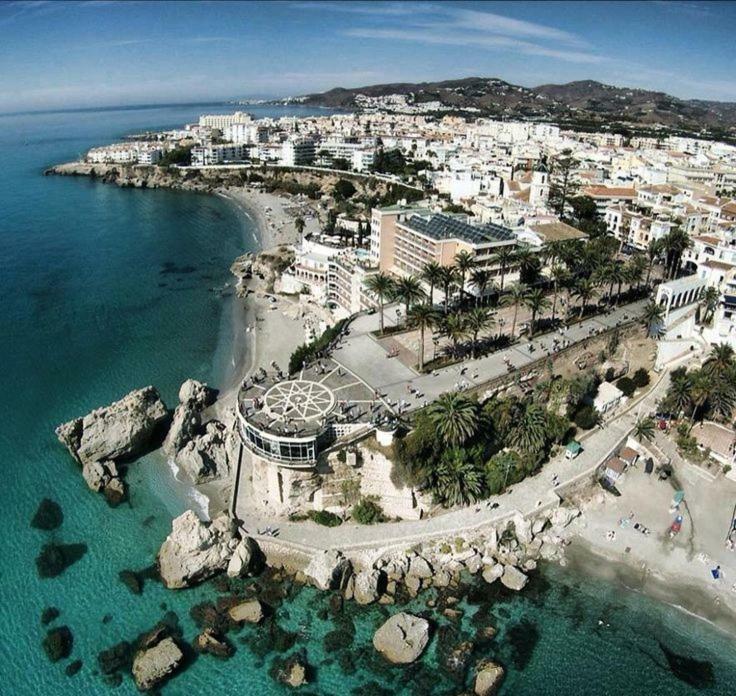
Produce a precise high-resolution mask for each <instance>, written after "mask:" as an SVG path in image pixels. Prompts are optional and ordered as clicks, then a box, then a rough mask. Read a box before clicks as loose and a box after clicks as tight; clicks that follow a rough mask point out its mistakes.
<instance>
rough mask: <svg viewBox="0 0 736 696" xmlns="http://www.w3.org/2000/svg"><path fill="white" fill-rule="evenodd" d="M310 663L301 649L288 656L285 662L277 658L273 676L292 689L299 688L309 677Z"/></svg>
mask: <svg viewBox="0 0 736 696" xmlns="http://www.w3.org/2000/svg"><path fill="white" fill-rule="evenodd" d="M308 670H309V665H308V664H307V660H306V657H305V654H304V653H303V652H302V651H300V652H298V653H295V654H294V655H291V656H290V657H288V658H286V659H285V660H284V661H283V662H282V661H280V660H276V661H275V662H274V666H273V670H272V676H274V677H275V678H276V680H277V681H279V682H281V683H282V684H286V685H287V686H290V687H291V688H292V689H298V688H299V687H300V686H304V684H306V683H307V682H308V681H309V679H308Z"/></svg>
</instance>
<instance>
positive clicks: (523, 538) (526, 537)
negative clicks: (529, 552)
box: [514, 514, 533, 544]
mask: <svg viewBox="0 0 736 696" xmlns="http://www.w3.org/2000/svg"><path fill="white" fill-rule="evenodd" d="M514 530H515V536H516V539H517V540H518V541H519V543H521V544H528V543H529V542H530V541H531V540H532V538H533V535H532V524H531V522H530V521H529V520H527V519H526V518H525V517H523V516H522V515H518V514H517V515H514Z"/></svg>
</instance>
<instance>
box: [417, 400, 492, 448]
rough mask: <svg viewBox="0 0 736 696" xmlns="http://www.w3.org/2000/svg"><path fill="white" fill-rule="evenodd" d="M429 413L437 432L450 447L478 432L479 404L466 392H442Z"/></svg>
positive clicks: (460, 443) (430, 407) (458, 444)
mask: <svg viewBox="0 0 736 696" xmlns="http://www.w3.org/2000/svg"><path fill="white" fill-rule="evenodd" d="M428 413H429V417H430V419H431V421H432V423H433V424H434V426H435V428H436V429H437V433H438V434H439V435H440V437H441V438H442V439H443V440H444V441H445V443H446V444H447V445H449V446H450V447H458V446H460V445H462V444H463V443H464V442H466V441H467V440H469V439H470V438H471V437H473V436H474V435H475V434H476V433H477V432H478V426H479V423H480V416H479V413H478V404H477V402H475V401H473V400H472V399H470V398H468V397H467V396H465V395H464V394H458V393H455V392H446V393H444V394H440V396H439V398H438V399H437V400H436V401H435V402H434V403H432V404H431V405H430V406H429V409H428Z"/></svg>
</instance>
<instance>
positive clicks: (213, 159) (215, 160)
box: [192, 145, 247, 167]
mask: <svg viewBox="0 0 736 696" xmlns="http://www.w3.org/2000/svg"><path fill="white" fill-rule="evenodd" d="M246 158H247V152H246V148H245V146H244V145H202V146H200V147H194V148H192V166H195V167H207V166H210V165H213V164H227V163H228V162H242V161H243V160H245V159H246Z"/></svg>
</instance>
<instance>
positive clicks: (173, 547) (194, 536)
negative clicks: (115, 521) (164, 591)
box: [158, 510, 238, 589]
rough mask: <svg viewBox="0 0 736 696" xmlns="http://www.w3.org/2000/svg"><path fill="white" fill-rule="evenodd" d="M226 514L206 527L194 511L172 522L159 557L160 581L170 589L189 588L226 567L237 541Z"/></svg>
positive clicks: (187, 512)
mask: <svg viewBox="0 0 736 696" xmlns="http://www.w3.org/2000/svg"><path fill="white" fill-rule="evenodd" d="M233 531H234V530H233V529H232V525H231V522H230V520H229V519H228V518H227V516H226V515H222V516H221V517H219V518H217V519H216V520H214V521H213V522H212V523H210V524H207V523H205V522H202V520H200V519H199V517H197V515H196V514H195V513H194V511H193V510H187V511H186V512H185V513H183V514H182V515H180V516H179V517H177V518H176V519H175V520H174V521H173V522H172V529H171V534H169V536H168V537H166V540H165V541H164V543H163V544H162V545H161V549H160V550H159V554H158V565H159V572H160V574H161V580H162V581H163V583H164V585H165V586H166V587H168V588H169V589H177V588H182V587H189V586H191V585H194V584H196V583H198V582H200V581H202V580H206V579H207V578H209V577H211V576H213V575H215V574H216V573H219V572H220V571H222V570H225V568H227V566H228V563H229V562H230V558H231V557H232V554H233V551H234V549H235V548H236V547H237V545H238V540H237V539H236V538H235V537H234V535H233Z"/></svg>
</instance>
